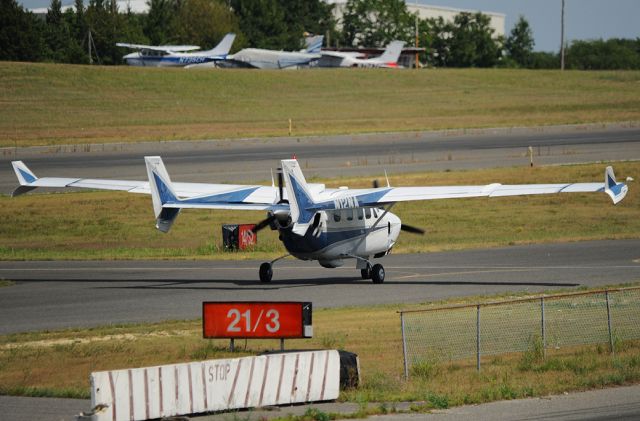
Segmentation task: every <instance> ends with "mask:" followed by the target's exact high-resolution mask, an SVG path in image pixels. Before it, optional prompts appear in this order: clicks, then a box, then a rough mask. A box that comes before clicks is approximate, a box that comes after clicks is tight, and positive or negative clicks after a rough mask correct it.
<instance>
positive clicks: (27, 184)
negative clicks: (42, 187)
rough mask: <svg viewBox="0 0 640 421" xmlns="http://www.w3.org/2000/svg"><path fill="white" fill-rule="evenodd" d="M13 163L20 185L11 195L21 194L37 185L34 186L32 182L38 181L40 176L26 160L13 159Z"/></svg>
mask: <svg viewBox="0 0 640 421" xmlns="http://www.w3.org/2000/svg"><path fill="white" fill-rule="evenodd" d="M11 165H13V171H15V173H16V177H18V182H19V183H20V186H18V188H16V189H15V190H14V191H13V193H11V197H16V196H20V195H21V194H25V193H27V192H29V191H31V190H33V189H35V188H36V186H32V185H31V183H33V182H34V181H36V180H37V179H38V177H36V175H35V174H34V173H33V172H32V171H31V170H30V169H29V167H27V166H26V165H25V163H24V162H22V161H12V162H11Z"/></svg>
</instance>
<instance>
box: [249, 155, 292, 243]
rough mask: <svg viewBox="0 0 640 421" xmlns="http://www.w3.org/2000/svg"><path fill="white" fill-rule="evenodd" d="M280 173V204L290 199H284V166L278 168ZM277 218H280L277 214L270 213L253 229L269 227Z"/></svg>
mask: <svg viewBox="0 0 640 421" xmlns="http://www.w3.org/2000/svg"><path fill="white" fill-rule="evenodd" d="M277 173H278V197H279V199H278V204H280V203H289V201H288V200H287V199H284V176H283V175H282V168H278V170H277ZM276 219H278V217H277V216H276V215H275V214H271V215H269V216H268V217H267V218H265V219H263V220H262V221H260V222H258V223H257V224H256V226H255V227H253V229H252V231H253V232H254V233H255V232H258V231H260V230H261V229H263V228H266V227H268V226H269V225H271V223H272V222H273V221H275V220H276Z"/></svg>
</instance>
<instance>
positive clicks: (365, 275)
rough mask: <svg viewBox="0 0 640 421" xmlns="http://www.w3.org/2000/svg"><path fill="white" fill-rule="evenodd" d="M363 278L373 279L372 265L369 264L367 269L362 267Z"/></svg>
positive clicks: (361, 274)
mask: <svg viewBox="0 0 640 421" xmlns="http://www.w3.org/2000/svg"><path fill="white" fill-rule="evenodd" d="M360 276H362V279H371V266H369V265H367V267H366V268H365V269H360Z"/></svg>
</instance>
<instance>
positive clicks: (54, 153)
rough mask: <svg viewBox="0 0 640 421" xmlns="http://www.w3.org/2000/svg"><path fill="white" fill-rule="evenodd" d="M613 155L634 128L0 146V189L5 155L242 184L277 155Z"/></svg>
mask: <svg viewBox="0 0 640 421" xmlns="http://www.w3.org/2000/svg"><path fill="white" fill-rule="evenodd" d="M529 146H532V147H533V152H534V162H535V163H536V165H547V164H560V163H578V162H595V161H615V160H628V159H637V158H638V157H640V128H638V127H633V126H631V127H623V126H620V125H612V126H608V127H604V128H603V127H601V126H555V127H544V128H522V129H483V130H469V131H463V130H453V131H440V132H419V133H384V134H370V135H349V136H328V137H305V138H295V137H291V138H276V139H242V140H216V141H199V142H148V143H136V144H107V145H90V146H86V147H85V146H78V147H74V146H72V147H68V148H56V147H36V148H19V149H18V150H17V152H16V151H15V150H14V149H13V148H0V193H10V192H11V191H13V189H14V188H15V187H16V179H15V175H14V174H13V171H12V168H11V165H10V164H9V161H11V160H13V159H15V156H16V155H17V158H18V159H21V160H24V161H25V162H26V163H27V165H29V167H30V168H31V169H32V170H33V171H34V172H35V174H36V175H41V176H44V175H47V176H58V177H82V178H118V179H129V180H146V179H147V173H146V169H145V166H144V161H143V156H144V155H161V156H162V157H163V159H164V161H165V163H166V164H167V169H168V170H169V173H170V175H171V178H172V180H174V181H191V182H209V183H245V182H249V181H257V180H269V179H270V177H271V176H270V170H271V169H273V168H275V167H277V165H278V162H279V160H280V159H284V158H289V157H291V155H292V154H296V156H297V157H298V159H299V161H300V163H301V166H302V169H303V171H304V173H305V175H306V176H307V177H308V178H309V177H335V176H341V175H349V176H373V175H376V176H380V175H381V174H383V169H386V170H387V172H388V174H389V176H390V177H391V180H392V182H394V181H395V182H396V183H398V181H397V179H394V175H397V174H400V173H404V172H417V171H425V170H432V171H433V170H435V171H442V170H447V169H450V170H455V169H470V168H490V167H505V166H518V165H528V164H529V157H528V152H527V151H528V147H529Z"/></svg>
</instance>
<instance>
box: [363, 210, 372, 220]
mask: <svg viewBox="0 0 640 421" xmlns="http://www.w3.org/2000/svg"><path fill="white" fill-rule="evenodd" d="M364 217H365V218H367V219H371V208H364Z"/></svg>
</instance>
